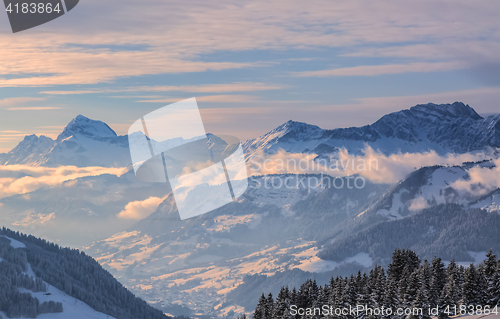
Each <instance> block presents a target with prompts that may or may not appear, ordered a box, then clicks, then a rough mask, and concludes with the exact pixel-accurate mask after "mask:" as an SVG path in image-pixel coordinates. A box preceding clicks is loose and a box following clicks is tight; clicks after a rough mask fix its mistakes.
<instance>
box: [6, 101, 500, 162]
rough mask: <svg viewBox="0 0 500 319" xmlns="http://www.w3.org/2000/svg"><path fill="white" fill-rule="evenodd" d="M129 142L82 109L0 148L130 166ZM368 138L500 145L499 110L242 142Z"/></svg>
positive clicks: (319, 150) (297, 127) (421, 115)
mask: <svg viewBox="0 0 500 319" xmlns="http://www.w3.org/2000/svg"><path fill="white" fill-rule="evenodd" d="M133 140H134V139H132V141H133ZM128 143H129V142H128V137H127V136H126V135H124V136H117V134H116V133H115V132H114V131H113V130H112V129H111V128H110V127H109V126H108V125H107V124H105V123H103V122H101V121H96V120H91V119H89V118H87V117H85V116H82V115H79V116H77V117H76V118H75V119H73V120H72V121H71V122H70V123H69V124H68V125H67V126H66V128H65V129H64V130H63V132H62V133H61V134H60V135H59V136H58V137H57V139H56V140H52V139H50V138H48V137H45V136H40V137H37V136H35V135H31V136H26V137H25V138H24V140H23V141H22V142H21V143H19V145H18V146H16V147H15V148H14V149H12V150H11V151H10V152H8V153H6V154H0V165H9V164H28V165H43V166H58V165H76V166H80V167H83V166H105V167H120V166H121V167H125V166H128V165H130V164H131V159H130V154H129V149H128ZM153 143H156V142H155V141H153ZM167 143H174V144H175V143H180V142H179V141H175V140H171V141H167ZM367 144H368V145H370V146H371V147H372V148H373V149H375V150H380V151H382V152H383V153H384V154H386V155H387V154H394V153H397V152H399V151H401V152H410V153H411V152H422V151H429V150H435V151H436V152H437V153H438V154H446V153H467V152H473V151H483V150H486V149H488V148H500V114H496V115H491V116H489V117H487V118H482V117H481V116H480V115H478V114H477V113H476V112H475V111H474V109H473V108H471V107H470V106H468V105H465V104H463V103H461V102H455V103H453V104H439V105H437V104H432V103H429V104H423V105H417V106H414V107H412V108H410V109H408V110H402V111H399V112H395V113H391V114H387V115H385V116H383V117H382V118H380V119H379V120H378V121H376V122H375V123H373V124H371V125H366V126H363V127H350V128H339V129H333V130H324V129H321V128H319V127H318V126H315V125H311V124H306V123H301V122H294V121H288V122H286V123H284V124H283V125H280V126H278V127H277V128H275V129H273V130H271V131H270V132H268V133H266V134H264V135H263V136H261V137H259V138H257V139H253V140H248V141H246V142H245V143H244V144H243V148H244V150H245V152H246V153H247V154H252V153H255V152H263V153H275V152H277V151H278V150H284V151H287V152H291V153H315V154H318V155H324V154H333V153H335V152H337V151H338V150H339V149H340V148H346V149H347V150H348V151H349V152H350V153H354V154H357V153H359V152H360V151H361V150H363V149H364V148H365V146H366V145H367Z"/></svg>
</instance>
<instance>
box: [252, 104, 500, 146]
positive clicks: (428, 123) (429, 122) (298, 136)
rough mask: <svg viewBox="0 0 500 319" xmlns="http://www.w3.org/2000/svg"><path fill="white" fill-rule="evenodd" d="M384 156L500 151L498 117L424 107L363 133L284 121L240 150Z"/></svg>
mask: <svg viewBox="0 0 500 319" xmlns="http://www.w3.org/2000/svg"><path fill="white" fill-rule="evenodd" d="M367 143H368V144H369V145H370V146H371V147H372V148H373V149H375V150H380V151H382V152H383V153H384V154H393V153H396V152H398V151H401V152H422V151H429V150H435V151H436V152H437V153H438V154H445V153H466V152H472V151H477V150H485V149H486V148H488V147H492V148H499V147H500V114H497V115H494V116H493V115H492V116H489V117H487V118H485V119H484V118H482V117H481V116H479V115H478V114H477V113H476V112H475V111H474V109H472V108H471V107H469V106H468V105H465V104H463V103H460V102H455V103H453V104H440V105H436V104H432V103H429V104H424V105H417V106H414V107H412V108H410V109H409V110H403V111H399V112H395V113H391V114H387V115H385V116H383V117H382V118H380V119H379V120H378V121H376V122H375V123H373V124H371V125H366V126H363V127H351V128H339V129H333V130H323V129H321V128H319V127H317V126H315V125H309V124H306V123H300V122H294V121H288V122H286V123H285V124H283V125H281V126H279V127H277V128H276V129H274V130H272V131H270V132H269V133H267V134H265V135H263V136H261V137H259V138H258V139H255V140H249V141H247V142H246V143H245V144H244V148H245V149H246V150H247V152H248V153H253V152H259V151H262V152H264V153H274V152H276V151H278V150H280V149H282V150H284V151H287V152H291V153H297V152H314V153H316V154H320V155H321V154H322V153H325V152H328V153H333V152H335V151H336V150H338V148H346V149H347V150H348V151H349V152H351V153H358V152H359V151H360V150H362V149H363V148H364V147H365V145H366V144H367Z"/></svg>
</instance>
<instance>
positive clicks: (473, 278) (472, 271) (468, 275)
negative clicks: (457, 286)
mask: <svg viewBox="0 0 500 319" xmlns="http://www.w3.org/2000/svg"><path fill="white" fill-rule="evenodd" d="M478 294H479V291H478V287H477V271H476V267H475V266H474V264H473V263H471V264H470V266H469V267H467V268H466V269H465V274H464V282H463V284H462V300H461V304H463V305H466V306H469V305H476V304H477V302H478V298H477V296H478Z"/></svg>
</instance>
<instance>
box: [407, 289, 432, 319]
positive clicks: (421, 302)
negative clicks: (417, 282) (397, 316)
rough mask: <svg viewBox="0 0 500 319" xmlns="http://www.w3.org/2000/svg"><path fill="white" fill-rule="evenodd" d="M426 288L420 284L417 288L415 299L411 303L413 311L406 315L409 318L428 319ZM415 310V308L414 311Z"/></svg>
mask: <svg viewBox="0 0 500 319" xmlns="http://www.w3.org/2000/svg"><path fill="white" fill-rule="evenodd" d="M427 292H428V290H427V289H426V288H425V286H423V285H422V286H421V287H420V288H419V289H418V292H417V295H416V296H415V300H414V301H413V303H412V305H411V306H412V308H413V312H412V314H411V315H409V316H408V318H409V319H429V318H430V316H429V312H428V309H429V296H428V294H427ZM415 310H417V311H416V312H415Z"/></svg>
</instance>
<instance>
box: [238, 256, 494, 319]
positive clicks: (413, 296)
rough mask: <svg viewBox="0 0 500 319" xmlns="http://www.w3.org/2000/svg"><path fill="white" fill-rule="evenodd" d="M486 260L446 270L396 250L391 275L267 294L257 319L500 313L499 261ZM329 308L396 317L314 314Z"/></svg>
mask: <svg viewBox="0 0 500 319" xmlns="http://www.w3.org/2000/svg"><path fill="white" fill-rule="evenodd" d="M486 257H487V258H486V260H484V262H482V263H480V264H479V265H477V266H476V265H474V264H470V265H469V266H467V267H464V266H461V265H459V264H457V263H456V262H455V261H454V260H452V261H451V262H450V263H449V264H448V265H447V266H445V264H444V263H443V261H442V260H441V259H440V258H437V257H434V258H433V260H432V261H431V262H428V261H427V260H424V261H421V260H420V259H419V257H418V256H417V254H416V253H415V252H413V251H411V250H406V249H403V250H402V249H396V250H395V251H394V253H393V256H392V262H391V263H390V264H389V266H388V267H387V270H386V269H384V268H382V267H380V266H377V267H375V268H374V269H372V270H371V271H370V273H369V274H366V273H361V272H358V273H357V275H351V276H349V277H340V276H339V277H336V278H331V280H330V282H329V283H328V284H325V285H324V286H318V285H317V283H316V281H315V280H307V281H305V282H304V283H303V284H302V285H301V286H300V288H299V289H296V288H293V289H290V288H289V287H283V288H281V290H280V292H279V294H278V296H277V298H276V299H275V298H273V296H272V294H268V295H267V296H266V295H265V294H262V296H261V297H260V299H259V302H258V304H257V306H256V308H255V311H254V314H253V319H278V318H280V319H281V318H283V319H319V318H324V317H326V318H349V319H369V318H381V319H385V318H387V319H388V318H396V319H403V318H408V319H413V318H415V319H416V318H419V319H420V318H422V319H423V318H425V319H429V318H431V317H433V316H431V314H429V313H428V312H427V310H426V311H422V312H420V313H419V312H417V313H415V312H412V313H402V314H398V313H396V312H395V309H424V310H425V309H435V308H436V307H438V313H434V315H438V317H439V318H448V317H451V316H454V315H456V314H464V313H465V314H470V311H471V309H474V310H473V311H474V313H475V314H476V313H477V314H480V312H483V313H484V311H485V309H489V311H494V310H495V309H496V310H498V308H499V307H498V306H499V304H500V260H499V259H498V258H497V257H496V256H495V255H494V254H493V252H492V251H489V252H488V253H487V255H486ZM325 305H327V307H329V308H328V309H349V308H350V307H351V308H352V307H356V306H357V305H362V306H363V307H365V309H372V310H373V309H379V310H380V309H389V308H390V309H392V312H391V313H390V314H389V313H388V312H386V313H380V312H379V313H378V314H377V313H376V312H375V313H374V312H373V311H372V312H369V311H360V312H356V313H352V312H348V313H347V314H346V313H342V314H341V313H335V312H332V311H331V312H326V315H325V313H323V312H322V311H321V310H320V311H316V312H315V311H314V309H323V307H324V306H325ZM478 306H479V307H480V308H478ZM495 306H497V308H495ZM330 307H331V308H330ZM382 307H383V308H382ZM471 307H472V308H471ZM293 309H303V311H292V310H293ZM305 309H309V311H304V310H305ZM480 309H481V310H480ZM461 311H462V312H461ZM243 317H244V318H246V316H243Z"/></svg>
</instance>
